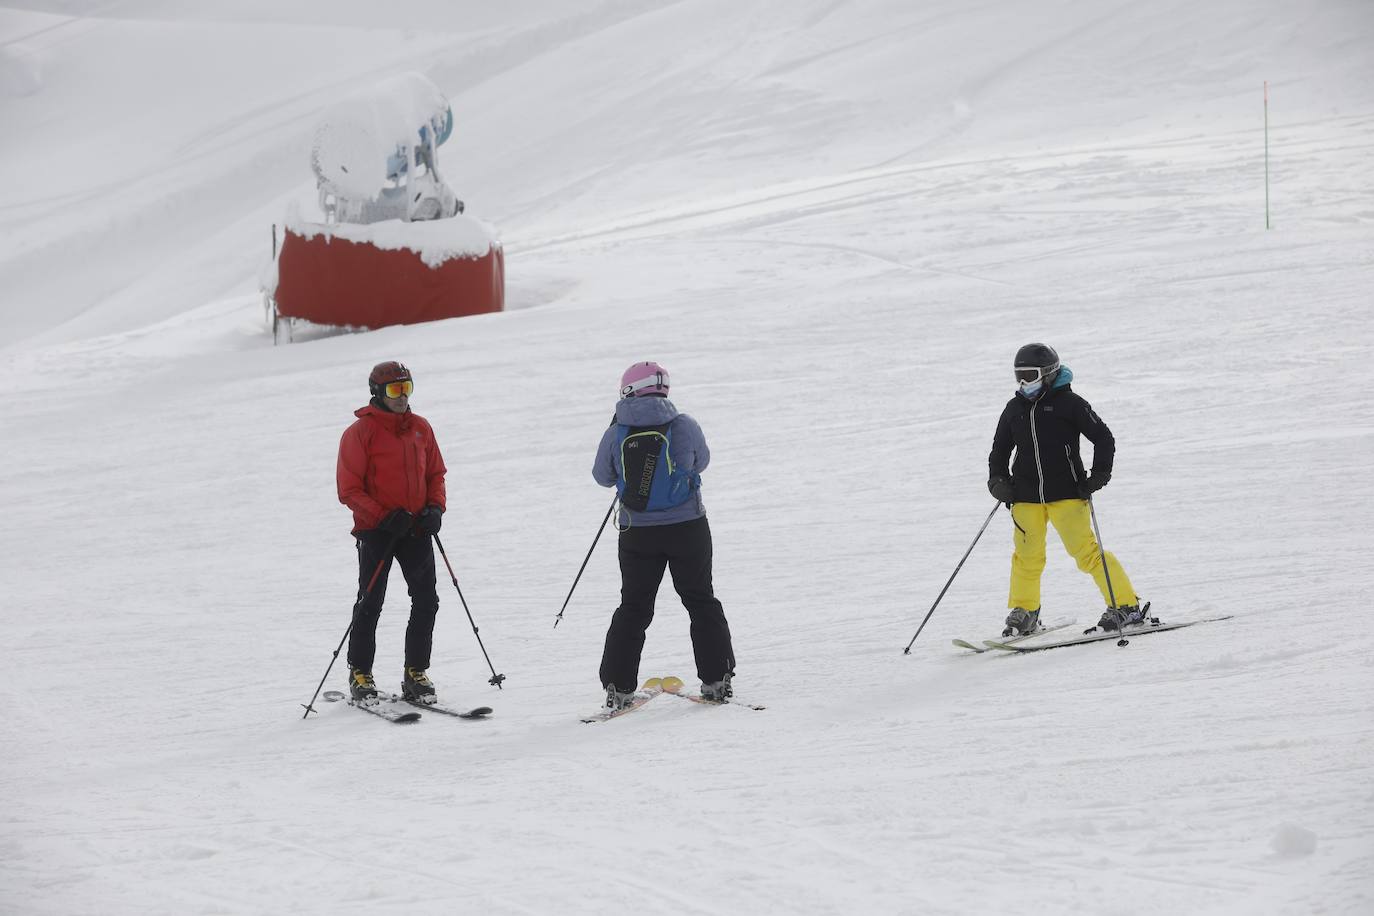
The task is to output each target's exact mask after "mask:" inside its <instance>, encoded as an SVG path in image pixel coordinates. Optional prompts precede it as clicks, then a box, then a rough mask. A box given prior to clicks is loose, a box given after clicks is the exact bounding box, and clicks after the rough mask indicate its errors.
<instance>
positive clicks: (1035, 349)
mask: <svg viewBox="0 0 1374 916" xmlns="http://www.w3.org/2000/svg"><path fill="white" fill-rule="evenodd" d="M1012 372H1013V373H1015V375H1016V381H1017V383H1018V384H1019V383H1021V382H1033V381H1035V380H1036V379H1037V378H1039V379H1042V380H1043V381H1044V383H1045V387H1047V388H1048V387H1049V386H1050V385H1053V384H1054V380H1055V379H1057V378H1059V354H1058V353H1056V352H1054V347H1051V346H1050V345H1049V344H1042V343H1028V344H1026V345H1025V346H1024V347H1022V348H1021V349H1019V350H1017V351H1016V362H1015V363H1014V364H1013V365H1012Z"/></svg>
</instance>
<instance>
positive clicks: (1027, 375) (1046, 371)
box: [1012, 363, 1059, 394]
mask: <svg viewBox="0 0 1374 916" xmlns="http://www.w3.org/2000/svg"><path fill="white" fill-rule="evenodd" d="M1058 369H1059V364H1058V363H1055V364H1054V365H1053V366H1046V367H1045V368H1043V369H1041V368H1040V367H1039V366H1017V367H1015V368H1014V369H1013V370H1012V371H1014V372H1015V373H1016V387H1017V388H1020V389H1021V390H1022V391H1024V392H1025V393H1026V394H1035V393H1036V392H1037V391H1039V390H1040V386H1041V385H1043V384H1044V383H1045V379H1046V378H1047V377H1049V375H1050V374H1051V373H1053V372H1056V371H1058Z"/></svg>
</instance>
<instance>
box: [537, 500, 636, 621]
mask: <svg viewBox="0 0 1374 916" xmlns="http://www.w3.org/2000/svg"><path fill="white" fill-rule="evenodd" d="M618 499H620V496H619V494H617V495H616V496H614V497H613V498H612V499H611V507H610V508H609V509H607V510H606V517H605V518H603V519H602V520H601V527H600V528H598V529H596V537H594V538H592V546H591V547H588V548H587V556H586V557H585V558H584V559H583V560H582V566H581V567H580V568H579V569H578V570H577V576H576V578H574V579H573V584H572V588H570V589H568V597H566V598H564V599H563V607H561V608H559V610H558V616H557V617H555V618H554V619H553V628H554V629H555V630H556V629H558V624H559V622H560V621H562V620H563V612H564V611H566V610H567V609H568V602H569V601H571V600H572V596H573V591H574V590H575V589H576V588H577V583H578V582H580V581H582V571H583V570H585V569H586V568H587V561H588V560H590V559H591V558H592V551H593V550H595V549H596V542H597V541H599V540H601V532H603V531H605V530H606V523H607V522H609V521H610V520H611V513H612V512H614V511H615V504H616V501H617V500H618ZM616 524H617V525H619V524H620V523H619V522H616Z"/></svg>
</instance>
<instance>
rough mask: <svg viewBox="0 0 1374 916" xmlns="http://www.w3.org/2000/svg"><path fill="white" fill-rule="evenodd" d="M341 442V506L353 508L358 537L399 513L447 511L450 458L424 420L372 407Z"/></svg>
mask: <svg viewBox="0 0 1374 916" xmlns="http://www.w3.org/2000/svg"><path fill="white" fill-rule="evenodd" d="M353 415H354V416H356V417H357V418H358V419H357V420H356V421H354V423H353V425H352V426H350V427H348V429H346V430H344V434H343V438H342V439H341V440H340V441H339V467H338V483H339V502H341V503H343V504H344V505H345V506H347V507H348V508H350V509H352V510H353V533H354V534H357V533H358V532H359V531H365V530H367V529H369V528H376V527H377V526H378V525H379V524H381V521H382V519H384V518H386V516H387V514H388V513H389V512H391V511H392V510H393V509H405V510H406V511H407V512H415V513H418V512H419V511H420V510H421V509H423V508H424V507H425V506H430V505H434V506H438V507H440V508H441V509H443V508H447V505H446V499H447V494H446V492H445V489H444V474H445V473H447V472H448V468H446V467H444V458H443V456H442V455H440V454H439V445H438V443H437V442H435V441H434V430H433V429H431V428H430V425H429V421H427V420H426V419H425V418H424V417H422V416H420V415H418V414H416V413H413V412H412V411H409V410H407V411H406V412H405V413H392V412H390V411H389V410H386V409H384V408H381V407H378V406H377V405H375V404H368V405H367V406H366V407H360V408H358V409H357V410H355V411H354V412H353Z"/></svg>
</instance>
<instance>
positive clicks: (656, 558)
mask: <svg viewBox="0 0 1374 916" xmlns="http://www.w3.org/2000/svg"><path fill="white" fill-rule="evenodd" d="M619 553H620V607H618V608H617V609H616V612H615V614H614V616H612V617H611V626H610V629H609V630H607V631H606V649H605V652H603V653H602V656H601V683H602V684H603V685H609V684H614V685H615V686H616V688H617V689H618V690H622V691H630V690H634V689H635V688H636V687H638V686H639V657H640V655H641V654H642V653H643V651H644V633H645V631H646V630H648V629H649V624H650V622H651V621H653V619H654V599H655V598H656V597H657V596H658V586H659V584H660V583H661V582H662V581H663V570H664V568H665V567H666V568H667V569H669V570H670V571H671V572H672V576H673V588H674V589H676V590H677V593H678V596H679V597H680V598H681V599H682V604H683V607H685V608H687V615H688V616H689V617H690V618H691V621H692V626H691V633H692V651H693V653H694V654H695V655H696V663H697V677H699V678H701V680H702V682H703V683H711V682H713V681H718V680H720V679H721V678H723V677H724V676H725V675H726V674H727V673H729V674H734V671H735V650H734V647H733V646H732V645H731V643H730V625H729V623H727V622H726V620H725V609H724V608H722V607H721V606H720V602H719V601H717V600H716V596H715V593H714V592H713V590H712V587H711V526H710V525H708V524H707V523H706V517H705V516H702V517H701V518H697V519H693V520H692V521H690V522H679V523H677V524H675V525H645V526H643V527H639V528H630V529H628V530H626V531H622V532H620V550H619Z"/></svg>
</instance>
